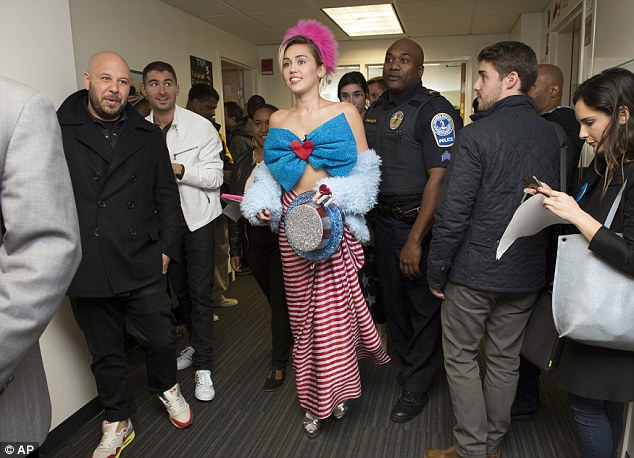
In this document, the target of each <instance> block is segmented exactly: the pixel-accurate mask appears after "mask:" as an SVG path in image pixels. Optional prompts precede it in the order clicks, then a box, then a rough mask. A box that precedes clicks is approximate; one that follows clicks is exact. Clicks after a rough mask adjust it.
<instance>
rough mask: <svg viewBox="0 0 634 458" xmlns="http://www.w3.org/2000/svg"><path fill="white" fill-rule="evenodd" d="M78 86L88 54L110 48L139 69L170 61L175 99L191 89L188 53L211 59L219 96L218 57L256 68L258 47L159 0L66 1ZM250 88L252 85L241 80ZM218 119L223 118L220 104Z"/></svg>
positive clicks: (181, 98) (180, 100) (183, 98)
mask: <svg viewBox="0 0 634 458" xmlns="http://www.w3.org/2000/svg"><path fill="white" fill-rule="evenodd" d="M70 13H71V21H72V29H73V44H74V47H75V60H76V62H77V68H76V75H77V85H78V87H79V86H80V84H81V80H80V78H81V74H82V72H83V71H84V69H85V66H86V63H87V62H88V59H89V58H90V56H91V55H92V54H94V53H95V52H97V51H101V50H106V49H108V50H112V51H115V52H118V53H119V54H121V55H122V56H123V57H124V58H125V59H126V60H127V61H128V64H129V65H130V68H132V69H134V70H138V71H141V70H143V67H145V65H146V64H148V63H149V62H152V61H154V60H162V61H165V62H168V63H170V64H171V65H172V66H173V67H174V70H175V71H176V74H177V76H178V79H179V85H180V95H179V97H178V103H179V104H180V105H182V106H185V104H186V103H187V92H188V91H189V89H190V87H191V79H190V64H189V56H190V55H193V56H196V57H201V58H203V59H207V60H209V61H211V62H212V67H213V68H212V71H213V81H214V87H215V89H216V90H217V91H218V92H219V93H220V96H221V98H222V95H223V94H222V73H221V66H220V65H221V64H220V63H221V60H222V58H227V59H228V60H230V61H232V62H235V63H239V64H240V65H242V66H244V67H247V68H258V62H259V60H258V47H257V46H255V45H254V44H252V43H249V42H247V41H244V40H242V39H241V38H238V37H236V36H234V35H231V34H230V33H227V32H225V31H224V30H221V29H219V28H217V27H214V26H213V25H211V24H209V23H207V22H204V21H203V20H201V19H198V18H196V17H194V16H191V15H189V14H187V13H184V12H182V11H181V10H178V9H176V8H174V7H172V6H171V5H168V4H166V3H163V2H161V1H158V0H134V1H128V0H108V1H103V0H70ZM245 84H246V85H248V86H249V88H250V87H251V86H252V84H253V83H251V82H246V83H245ZM218 108H219V110H218V113H217V119H218V120H222V119H223V111H222V104H221V105H219V107H218Z"/></svg>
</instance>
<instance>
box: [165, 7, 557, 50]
mask: <svg viewBox="0 0 634 458" xmlns="http://www.w3.org/2000/svg"><path fill="white" fill-rule="evenodd" d="M163 1H164V2H165V3H168V4H170V5H173V6H175V7H176V8H178V9H180V10H183V11H185V12H187V13H189V14H192V15H194V16H196V17H199V18H201V19H202V20H204V21H206V22H209V23H210V24H213V25H215V26H216V27H219V28H221V29H223V30H226V31H227V32H230V33H232V34H234V35H236V36H238V37H240V38H243V39H245V40H247V41H249V42H251V43H253V44H256V45H272V44H279V43H280V41H281V39H282V36H283V35H284V33H285V32H286V30H287V29H288V28H289V27H291V26H293V25H295V24H296V23H297V21H298V20H299V19H306V18H313V19H317V20H318V21H320V22H322V23H324V24H325V25H327V26H328V27H330V29H331V30H332V31H333V32H334V34H335V36H336V38H337V39H338V40H340V41H344V40H350V39H351V38H350V37H348V36H347V35H346V34H345V33H344V32H343V31H342V30H341V29H339V28H338V27H337V26H336V25H335V23H334V22H332V21H331V20H330V19H329V18H328V16H326V15H325V14H324V13H323V12H322V11H321V9H320V8H328V7H336V6H356V5H368V4H378V3H389V0H347V1H345V2H342V1H336V0H163ZM548 1H549V0H392V2H391V3H392V4H393V5H394V8H395V9H396V12H397V14H398V16H399V18H400V20H401V24H402V25H403V28H404V30H405V34H404V35H399V36H407V37H430V36H446V35H476V34H487V33H508V32H510V31H511V29H512V28H513V26H514V25H515V23H516V22H517V19H518V18H519V16H520V14H522V13H536V12H540V11H542V10H543V9H544V8H545V7H546V5H547V4H548ZM369 38H376V37H360V38H354V39H355V40H363V39H369Z"/></svg>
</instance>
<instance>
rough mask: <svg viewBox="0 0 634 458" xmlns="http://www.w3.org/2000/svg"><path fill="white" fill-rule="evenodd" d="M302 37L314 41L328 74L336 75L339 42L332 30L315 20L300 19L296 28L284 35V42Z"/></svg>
mask: <svg viewBox="0 0 634 458" xmlns="http://www.w3.org/2000/svg"><path fill="white" fill-rule="evenodd" d="M298 35H299V36H302V37H304V38H308V39H309V40H310V41H312V42H313V43H314V44H315V46H317V49H319V54H321V59H322V61H323V63H324V65H325V66H326V71H327V72H328V73H334V72H335V70H336V69H337V64H336V59H337V40H335V36H334V35H333V34H332V32H331V31H330V29H329V28H328V27H326V26H325V25H323V24H321V23H319V22H317V21H315V20H314V19H300V20H299V22H298V23H297V25H296V26H295V27H291V28H290V29H288V31H287V32H286V35H284V41H286V40H288V39H289V38H292V37H295V36H298Z"/></svg>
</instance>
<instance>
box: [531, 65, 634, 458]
mask: <svg viewBox="0 0 634 458" xmlns="http://www.w3.org/2000/svg"><path fill="white" fill-rule="evenodd" d="M573 102H574V104H575V114H576V116H577V120H578V121H579V123H580V124H581V129H580V132H579V137H580V138H581V139H583V140H585V141H586V143H587V144H588V145H589V146H590V147H591V148H592V149H593V150H594V153H595V157H594V161H593V162H594V164H593V166H591V167H590V168H591V172H592V177H590V179H589V180H588V182H587V183H585V184H584V185H583V186H582V187H581V191H580V193H579V195H578V197H577V201H578V202H579V203H577V202H576V201H575V199H574V198H572V197H571V196H569V195H567V194H565V193H563V192H558V191H553V190H551V189H550V188H549V187H547V186H544V187H540V188H537V190H533V191H530V192H531V193H532V194H535V193H536V192H540V193H543V194H545V195H546V196H548V197H547V198H546V199H544V206H545V207H546V208H547V209H549V210H550V211H552V212H553V213H555V214H556V215H557V216H559V217H561V218H562V219H564V220H566V221H568V222H570V223H571V224H573V225H574V226H576V228H577V229H578V231H579V232H580V233H581V234H582V235H583V236H584V237H585V238H586V239H587V240H588V242H589V244H588V249H589V250H591V251H592V252H593V253H595V254H596V255H597V256H599V257H600V258H602V259H603V260H604V261H605V262H606V263H608V264H610V265H611V266H613V267H614V268H616V269H619V270H621V271H622V272H625V273H627V274H629V275H632V276H634V116H633V115H634V75H633V74H632V73H631V72H629V71H628V70H625V69H622V68H611V69H608V70H604V71H603V72H601V73H600V74H598V75H595V76H593V77H592V78H590V79H588V80H587V81H585V82H584V83H583V84H581V85H580V86H579V88H578V89H577V90H576V91H575V94H574V96H573ZM624 183H626V184H625V188H624V190H623V194H622V198H621V202H620V205H619V207H618V210H617V212H616V215H615V217H614V220H613V222H612V225H611V227H610V228H607V227H605V226H604V225H603V224H602V221H605V219H606V217H607V214H608V212H609V210H610V207H611V206H612V203H613V202H614V201H615V199H616V196H617V194H618V193H619V191H620V189H621V188H622V187H623V184H624ZM617 233H623V237H620V236H619V235H618V234H617ZM605 294H608V295H609V294H610V291H605ZM630 305H632V310H631V311H632V314H633V315H634V305H633V303H631V304H630ZM554 377H555V385H557V386H558V387H560V388H562V389H564V390H566V391H567V392H568V393H569V397H570V405H571V407H572V410H573V412H574V415H575V420H576V422H577V437H578V440H579V448H580V449H581V456H582V458H614V457H615V456H616V453H617V448H618V446H619V443H620V441H621V436H622V434H623V408H624V405H625V403H626V402H628V401H633V400H634V352H630V351H623V350H613V349H608V348H602V347H595V346H590V345H585V344H582V343H579V342H575V341H574V340H571V339H566V341H565V343H564V348H563V353H562V356H561V361H560V363H559V368H558V369H557V371H556V372H555V373H554Z"/></svg>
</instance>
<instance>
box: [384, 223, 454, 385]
mask: <svg viewBox="0 0 634 458" xmlns="http://www.w3.org/2000/svg"><path fill="white" fill-rule="evenodd" d="M375 221H376V241H375V247H376V264H377V266H378V269H377V274H378V279H379V290H380V291H381V295H382V298H383V304H384V305H385V316H386V318H387V323H388V327H389V329H390V337H391V339H392V343H393V344H394V347H395V348H396V351H397V352H398V355H399V356H400V358H401V361H402V363H403V390H405V391H414V392H418V393H423V392H426V391H428V390H429V387H430V385H431V382H432V379H433V377H434V374H435V373H436V370H437V369H438V365H439V363H440V360H441V355H442V343H441V335H442V333H441V325H440V303H441V301H440V300H439V299H437V298H436V297H434V295H433V294H431V291H430V290H429V285H428V284H427V278H426V272H427V255H428V253H429V242H430V241H431V234H430V235H428V236H427V237H426V238H425V239H424V240H423V254H422V256H421V261H420V270H421V273H422V277H421V278H419V279H415V280H409V279H407V278H406V277H405V276H404V275H403V274H402V272H401V269H400V267H399V256H400V252H401V249H402V248H403V246H404V245H405V241H406V240H407V236H408V234H409V232H410V230H411V228H412V224H410V223H406V222H404V221H399V220H397V219H395V218H392V217H391V216H388V215H385V214H380V213H377V214H376V215H375Z"/></svg>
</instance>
